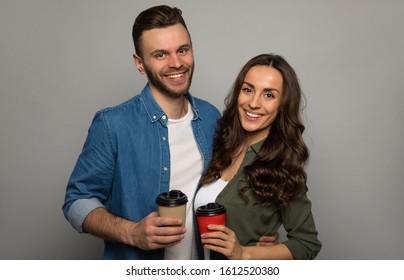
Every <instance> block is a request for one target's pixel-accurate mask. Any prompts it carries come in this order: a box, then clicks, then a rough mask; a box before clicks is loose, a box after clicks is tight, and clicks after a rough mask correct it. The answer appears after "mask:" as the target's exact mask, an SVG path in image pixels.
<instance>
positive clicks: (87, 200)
mask: <svg viewBox="0 0 404 280" xmlns="http://www.w3.org/2000/svg"><path fill="white" fill-rule="evenodd" d="M186 97H187V98H188V100H189V102H190V103H191V107H192V110H193V113H194V118H193V120H192V129H193V132H194V135H195V139H196V142H197V145H198V147H199V151H200V152H201V154H202V158H203V165H204V170H205V169H206V167H207V164H208V163H209V161H210V159H211V153H212V144H213V137H214V133H215V128H216V124H217V120H218V118H219V117H220V112H219V111H218V109H217V108H215V107H214V106H213V105H211V104H210V103H208V102H206V101H203V100H201V99H198V98H194V97H192V96H191V95H190V94H189V93H187V94H186ZM167 121H168V117H167V115H166V114H165V112H164V111H163V110H162V109H161V108H160V106H159V105H158V104H157V102H156V101H155V100H154V98H153V96H152V95H151V92H150V88H149V86H148V85H146V86H145V88H144V89H143V91H142V92H141V93H140V94H139V95H137V96H134V97H133V98H132V99H130V100H128V101H126V102H124V103H122V104H120V105H117V106H115V107H111V108H106V109H103V110H100V111H98V112H97V113H96V114H95V117H94V119H93V121H92V124H91V126H90V128H89V131H88V136H87V139H86V141H85V144H84V147H83V150H82V152H81V154H80V156H79V158H78V160H77V163H76V165H75V167H74V169H73V172H72V174H71V177H70V179H69V182H68V185H67V188H66V196H65V202H64V205H63V213H64V215H65V217H66V219H67V220H68V221H69V222H70V223H71V224H72V226H73V227H74V228H75V229H76V230H77V231H79V232H82V231H83V230H82V223H83V221H84V219H85V217H86V216H87V215H88V214H89V213H90V212H91V211H92V210H94V209H95V208H98V207H106V208H107V209H108V210H109V211H110V212H111V213H113V214H115V215H117V216H120V217H123V218H125V219H128V220H132V221H140V220H142V219H143V218H144V217H145V216H147V215H148V214H149V213H150V212H152V211H156V210H157V207H156V202H155V199H156V197H157V195H158V194H159V193H161V192H166V191H168V190H169V182H170V151H169V143H168V129H167V126H166V124H167ZM163 257H164V250H163V249H160V250H153V251H143V250H140V249H138V248H134V247H131V246H127V245H124V244H120V243H115V242H111V241H105V250H104V259H163Z"/></svg>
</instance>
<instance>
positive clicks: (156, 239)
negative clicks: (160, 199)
mask: <svg viewBox="0 0 404 280" xmlns="http://www.w3.org/2000/svg"><path fill="white" fill-rule="evenodd" d="M181 224H182V221H181V220H179V219H176V218H167V217H159V216H158V214H157V213H156V212H152V213H150V214H149V215H148V216H146V217H145V218H144V219H143V220H141V221H139V222H133V221H130V220H126V219H123V218H121V217H118V216H115V215H113V214H111V213H110V212H108V210H107V209H106V208H103V207H99V208H96V209H94V210H93V211H92V212H90V213H89V214H88V215H87V217H86V218H85V219H84V222H83V230H84V231H85V232H88V233H90V234H92V235H94V236H97V237H100V238H102V239H106V240H110V241H114V242H119V243H123V244H127V245H130V246H134V247H137V248H140V249H143V250H153V249H159V248H165V247H170V246H173V245H176V244H178V243H180V242H181V240H182V239H183V238H184V236H185V227H182V226H181Z"/></svg>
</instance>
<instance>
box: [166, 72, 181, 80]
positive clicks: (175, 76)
mask: <svg viewBox="0 0 404 280" xmlns="http://www.w3.org/2000/svg"><path fill="white" fill-rule="evenodd" d="M182 76H184V74H183V73H180V74H174V75H170V76H169V77H170V78H171V79H177V78H180V77H182Z"/></svg>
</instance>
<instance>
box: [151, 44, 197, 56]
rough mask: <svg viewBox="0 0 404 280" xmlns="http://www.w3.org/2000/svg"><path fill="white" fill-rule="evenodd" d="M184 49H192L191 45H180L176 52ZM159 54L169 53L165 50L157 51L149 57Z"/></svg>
mask: <svg viewBox="0 0 404 280" xmlns="http://www.w3.org/2000/svg"><path fill="white" fill-rule="evenodd" d="M184 48H186V49H192V45H191V44H183V45H181V46H179V47H178V50H180V49H184ZM159 53H163V54H167V53H169V52H168V51H167V50H165V49H157V50H154V51H152V52H151V53H150V55H151V56H153V55H156V54H159Z"/></svg>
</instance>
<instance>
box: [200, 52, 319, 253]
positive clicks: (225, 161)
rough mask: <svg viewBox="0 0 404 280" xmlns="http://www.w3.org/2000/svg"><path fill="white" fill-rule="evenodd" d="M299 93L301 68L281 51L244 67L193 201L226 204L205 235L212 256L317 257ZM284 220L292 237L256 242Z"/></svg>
mask: <svg viewBox="0 0 404 280" xmlns="http://www.w3.org/2000/svg"><path fill="white" fill-rule="evenodd" d="M301 100H302V92H301V88H300V85H299V81H298V78H297V75H296V73H295V71H294V70H293V68H292V67H291V66H290V65H289V64H288V63H287V61H286V60H285V59H284V58H283V57H281V56H279V55H274V54H262V55H258V56H256V57H254V58H252V59H251V60H250V61H248V62H247V64H246V65H245V66H244V67H243V68H242V69H241V71H240V73H239V75H238V77H237V79H236V81H235V83H234V85H233V88H232V90H231V91H230V93H229V95H228V96H227V97H226V101H225V103H226V108H225V110H224V112H223V116H222V118H221V119H220V121H219V127H218V130H217V134H216V139H215V143H214V149H213V157H212V161H211V162H210V165H209V167H208V169H207V172H206V174H205V176H204V177H203V178H202V181H201V187H200V188H199V190H198V193H197V195H196V197H195V208H197V207H198V206H201V205H204V204H206V203H208V202H212V201H216V202H217V203H219V204H222V205H223V206H225V207H226V209H227V214H226V226H220V225H210V226H209V229H210V230H213V232H209V233H206V234H202V235H201V242H202V244H203V247H204V248H206V249H209V250H210V253H211V256H210V258H211V259H215V258H222V257H223V256H224V257H226V258H229V259H314V258H315V257H316V256H317V254H318V252H319V251H320V249H321V243H320V241H319V240H318V239H317V230H316V228H315V224H314V220H313V216H312V213H311V202H310V201H309V199H308V198H307V195H306V192H307V187H306V172H305V165H306V163H307V161H308V157H309V151H308V149H307V147H306V145H305V143H304V141H303V138H302V133H303V130H304V126H303V124H302V121H301V118H300V110H301V108H300V106H301ZM281 225H283V226H284V228H285V230H286V232H287V238H288V240H286V241H284V242H282V243H278V244H276V245H273V246H254V245H256V243H257V241H258V238H259V236H262V235H272V234H274V233H276V232H277V230H278V229H279V227H280V226H281ZM205 251H206V250H205Z"/></svg>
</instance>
